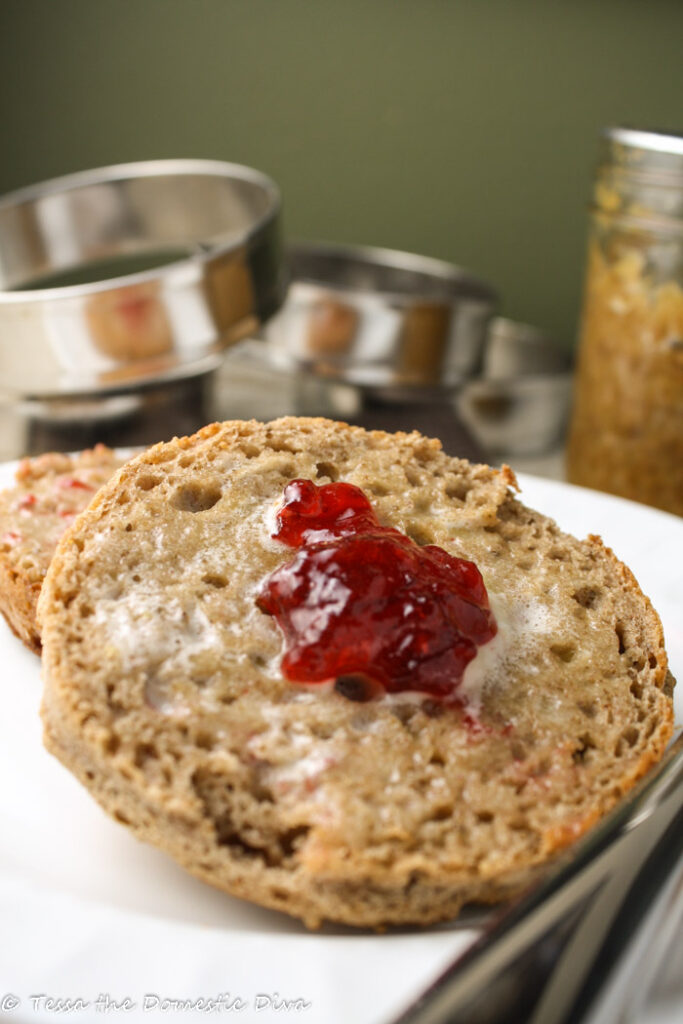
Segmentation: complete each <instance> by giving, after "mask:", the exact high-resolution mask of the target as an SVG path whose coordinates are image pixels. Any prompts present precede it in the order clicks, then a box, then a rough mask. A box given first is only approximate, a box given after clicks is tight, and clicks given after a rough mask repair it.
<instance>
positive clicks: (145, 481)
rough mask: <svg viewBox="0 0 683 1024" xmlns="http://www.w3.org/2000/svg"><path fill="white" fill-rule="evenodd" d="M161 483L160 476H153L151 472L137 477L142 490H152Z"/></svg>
mask: <svg viewBox="0 0 683 1024" xmlns="http://www.w3.org/2000/svg"><path fill="white" fill-rule="evenodd" d="M160 483H161V477H160V476H152V474H151V473H145V474H144V476H140V477H138V479H137V485H138V487H139V489H140V490H141V491H151V490H153V488H155V487H158V486H159V484H160Z"/></svg>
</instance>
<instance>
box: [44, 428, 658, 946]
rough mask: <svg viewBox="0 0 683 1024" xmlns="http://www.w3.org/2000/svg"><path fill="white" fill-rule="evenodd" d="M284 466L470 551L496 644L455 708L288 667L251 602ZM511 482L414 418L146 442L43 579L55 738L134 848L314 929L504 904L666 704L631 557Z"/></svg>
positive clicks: (48, 715)
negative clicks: (290, 671) (284, 672)
mask: <svg viewBox="0 0 683 1024" xmlns="http://www.w3.org/2000/svg"><path fill="white" fill-rule="evenodd" d="M295 477H305V478H310V479H313V480H317V481H318V482H329V481H330V480H337V479H339V480H348V481H350V482H352V483H354V484H357V485H358V486H360V487H362V488H363V490H364V491H365V492H366V493H367V494H368V496H369V497H370V498H371V500H372V502H373V506H374V508H375V510H376V511H377V514H378V516H379V518H380V520H381V521H382V522H383V523H385V524H387V525H391V526H395V527H397V528H399V529H401V530H403V531H405V532H406V533H407V534H408V535H409V536H411V537H412V538H413V539H414V540H415V541H416V542H417V543H420V544H423V543H436V544H439V545H441V546H442V547H444V548H445V549H446V550H447V551H449V552H450V553H452V554H454V555H459V556H462V557H466V558H471V559H472V560H474V561H475V562H476V563H477V565H478V566H479V568H480V570H481V572H482V574H483V576H484V580H485V582H486V585H487V588H488V592H489V596H490V599H491V605H492V608H493V610H494V613H495V615H496V617H497V620H498V624H499V633H498V636H497V637H496V639H495V640H493V641H491V642H490V644H487V645H485V646H484V647H482V648H481V649H480V652H479V654H478V655H477V658H476V659H475V660H474V661H473V662H472V663H471V665H470V666H469V667H468V669H467V673H466V675H465V680H464V682H463V687H462V692H463V695H464V696H465V698H466V701H467V704H466V708H465V709H464V710H463V709H460V708H457V707H451V706H444V705H443V704H439V703H437V702H435V701H433V700H429V699H420V698H417V699H416V698H415V697H414V696H411V695H409V694H403V695H398V696H393V697H391V698H388V697H386V698H382V699H379V700H375V701H370V702H369V703H365V704H358V703H354V702H352V701H350V700H347V699H346V698H345V697H343V696H341V695H340V694H338V693H335V692H334V691H329V690H327V689H325V688H316V687H300V686H296V685H293V684H291V683H288V682H286V681H285V680H284V679H283V678H282V676H281V674H280V672H279V659H280V655H281V649H282V643H281V636H280V634H279V631H278V629H277V627H276V625H275V623H274V622H273V620H272V619H270V618H269V617H268V616H266V615H264V614H262V613H261V612H260V611H259V610H258V608H257V607H256V604H255V600H254V597H255V594H256V591H257V589H258V587H259V585H260V583H261V582H262V580H263V578H264V576H265V575H266V574H267V573H268V572H270V571H271V570H272V569H274V568H275V567H276V566H277V565H279V564H281V563H282V562H283V561H285V560H286V559H288V558H289V557H290V554H291V553H290V551H289V549H287V548H286V547H284V546H283V545H280V544H278V543H277V542H275V541H273V540H272V539H271V538H270V529H271V524H272V519H271V518H270V517H272V513H273V509H274V507H275V506H276V505H277V503H278V502H279V501H280V499H281V496H282V490H283V487H284V485H285V484H286V483H287V482H288V481H289V480H291V479H292V478H295ZM514 483H515V481H514V477H513V476H512V474H511V473H510V472H509V471H504V472H498V471H496V470H494V469H491V468H489V467H488V466H479V465H471V464H469V463H467V462H465V461H463V460H459V459H454V458H449V457H448V456H446V455H444V453H443V452H442V451H441V448H440V445H439V443H438V442H437V441H433V440H428V439H426V438H424V437H421V436H420V435H419V434H416V433H414V434H409V435H405V434H395V435H390V434H384V433H381V432H371V433H367V432H365V431H363V430H362V429H360V428H357V427H349V426H347V425H345V424H340V423H332V422H330V421H326V420H314V419H296V418H286V419H282V420H278V421H275V422H273V423H270V424H261V423H256V422H249V423H245V422H229V423H224V424H214V425H212V426H209V427H206V428H205V429H204V430H201V431H200V432H199V433H198V434H196V435H194V436H193V437H189V438H181V439H176V440H174V441H172V442H170V443H168V444H162V445H157V446H156V447H154V448H152V449H150V450H149V451H147V452H145V453H144V454H142V455H140V456H139V457H138V458H136V459H134V460H133V461H131V462H130V463H128V464H127V465H126V466H125V467H124V468H123V469H122V470H121V471H120V472H119V473H118V475H117V476H116V478H115V479H114V480H112V481H111V482H110V483H109V484H108V485H107V486H105V487H104V488H103V489H102V490H101V491H100V492H99V494H98V495H97V496H96V498H95V499H94V501H93V502H92V504H91V505H90V506H89V508H88V510H87V511H86V512H85V513H84V514H83V515H82V516H81V517H80V518H79V520H78V521H77V523H76V524H75V525H74V527H73V528H72V529H71V530H70V531H69V532H68V534H67V535H66V536H65V537H64V538H63V540H62V542H61V543H60V545H59V548H58V551H57V554H56V556H55V558H54V560H53V563H52V565H51V567H50V570H49V572H48V575H47V578H46V581H45V585H44V588H43V593H42V595H41V600H40V609H39V613H40V618H41V622H42V627H43V638H44V666H45V671H44V675H45V691H44V701H43V712H42V713H43V721H44V727H45V742H46V744H47V746H48V748H49V749H50V750H51V751H52V752H53V753H54V754H56V755H57V756H58V757H59V758H60V760H62V761H63V763H64V764H65V765H66V766H67V767H68V768H70V769H71V771H73V772H74V773H75V775H76V776H77V777H78V778H79V779H80V780H81V781H82V782H83V784H84V785H86V786H87V787H88V789H90V791H91V792H92V794H93V795H94V796H95V797H96V799H97V800H98V801H99V802H100V804H101V805H102V806H103V807H104V808H105V809H106V810H107V811H108V812H109V813H110V814H111V815H112V816H113V817H114V818H116V819H117V820H119V821H121V822H123V823H124V824H126V825H128V826H129V827H130V828H131V829H132V830H133V831H134V832H135V833H136V834H137V835H138V836H139V837H140V838H142V839H145V840H147V841H149V842H152V843H154V844H155V845H157V846H159V847H161V848H162V849H164V850H166V851H167V852H168V853H170V854H171V856H173V857H174V858H175V859H176V860H177V861H178V862H179V863H180V864H182V865H183V866H184V867H186V868H187V869H188V870H189V871H191V872H192V873H193V874H195V875H197V876H198V877H200V878H202V879H204V880H205V881H207V882H210V883H211V884H213V885H215V886H218V887H219V888H222V889H224V890H226V891H227V892H230V893H232V894H234V895H237V896H240V897H243V898H245V899H248V900H252V901H255V902H257V903H261V904H263V905H265V906H268V907H273V908H276V909H279V910H284V911H286V912H288V913H290V914H293V915H295V916H297V917H300V918H302V919H303V920H304V921H305V922H306V924H308V925H309V926H316V925H317V924H319V923H320V922H321V921H322V920H323V919H329V920H332V921H339V922H346V923H349V924H355V925H368V926H375V927H381V926H384V925H388V924H399V923H428V922H433V921H438V920H442V919H446V918H450V917H452V916H453V915H455V914H456V913H457V912H458V910H459V908H460V907H461V906H462V904H463V903H464V902H466V901H470V900H487V901H488V900H497V899H500V898H503V897H505V896H507V895H509V894H510V893H512V892H513V891H516V890H517V889H518V888H519V887H520V886H522V885H524V884H526V883H527V882H528V880H529V879H530V877H531V876H532V874H533V873H534V872H535V871H536V870H537V869H538V867H539V866H540V865H542V864H544V863H546V862H547V861H548V859H549V858H550V857H552V856H553V855H554V854H556V853H557V851H559V850H561V849H563V848H564V847H565V846H566V845H567V844H568V843H570V842H571V841H572V840H574V839H575V838H576V837H578V836H580V835H581V834H582V833H583V832H584V831H585V829H586V828H588V827H589V826H590V825H592V824H593V823H594V822H595V821H596V820H597V819H598V818H599V817H600V816H601V815H603V814H604V813H605V812H606V811H607V810H609V809H610V808H611V807H612V806H613V805H614V803H615V802H616V801H617V800H618V799H619V797H620V796H621V795H622V794H623V793H624V792H625V791H626V790H627V789H628V788H629V787H630V786H632V785H633V783H634V782H635V781H636V779H638V778H639V777H640V776H641V775H642V774H643V773H644V772H645V771H647V769H648V768H649V766H650V765H651V764H652V763H653V762H655V761H656V760H657V759H658V758H659V757H660V756H661V754H662V752H663V750H664V748H665V746H666V743H667V741H668V739H669V737H670V735H671V732H672V721H673V713H672V698H671V689H670V686H669V685H668V682H667V659H666V655H665V652H664V644H663V637H662V629H661V625H660V622H659V619H658V617H657V615H656V613H655V612H654V610H653V609H652V606H651V604H650V602H649V600H648V599H647V598H646V597H644V596H643V594H642V593H641V591H640V589H639V587H638V585H637V583H636V581H635V580H634V578H633V576H632V575H631V573H630V572H629V570H628V569H627V568H626V567H625V566H623V565H622V564H621V563H620V562H619V561H618V559H617V558H616V557H615V556H614V554H613V553H612V552H611V551H610V550H609V549H607V548H606V547H605V546H604V545H603V544H602V542H601V541H600V539H599V538H597V537H589V538H588V539H587V540H585V541H579V540H576V539H575V538H573V537H570V536H568V535H566V534H564V533H562V532H561V531H560V530H559V529H558V527H557V526H556V524H555V523H554V522H552V521H551V520H550V519H548V518H547V517H545V516H543V515H541V514H539V513H537V512H534V511H532V510H531V509H528V508H526V507H525V506H524V505H523V504H521V502H520V501H518V500H517V498H516V497H515V496H514V494H513V487H514ZM465 711H466V712H467V713H465ZM473 720H474V721H475V723H476V724H475V725H473V724H472V722H473Z"/></svg>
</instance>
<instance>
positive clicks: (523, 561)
mask: <svg viewBox="0 0 683 1024" xmlns="http://www.w3.org/2000/svg"><path fill="white" fill-rule="evenodd" d="M533 567H534V563H533V561H532V559H531V558H520V560H519V561H518V562H517V568H518V569H521V570H522V572H530V571H531V569H533Z"/></svg>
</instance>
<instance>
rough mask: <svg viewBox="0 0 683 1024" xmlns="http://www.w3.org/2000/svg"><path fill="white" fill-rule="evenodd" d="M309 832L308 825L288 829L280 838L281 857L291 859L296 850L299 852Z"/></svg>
mask: <svg viewBox="0 0 683 1024" xmlns="http://www.w3.org/2000/svg"><path fill="white" fill-rule="evenodd" d="M309 831H310V830H309V827H308V825H297V826H296V828H290V829H289V831H288V832H285V833H284V834H283V835H282V836H280V847H281V848H282V853H283V856H284V857H291V856H292V854H294V853H296V851H297V850H300V849H301V847H302V846H303V844H304V842H305V841H306V837H307V836H308V833H309Z"/></svg>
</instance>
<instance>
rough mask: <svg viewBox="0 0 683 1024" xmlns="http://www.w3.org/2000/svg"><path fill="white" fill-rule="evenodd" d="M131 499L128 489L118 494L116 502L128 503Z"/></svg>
mask: <svg viewBox="0 0 683 1024" xmlns="http://www.w3.org/2000/svg"><path fill="white" fill-rule="evenodd" d="M129 500H130V498H129V495H128V491H121V492H120V494H119V495H118V497H117V499H116V504H117V505H127V504H128V502H129Z"/></svg>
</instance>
